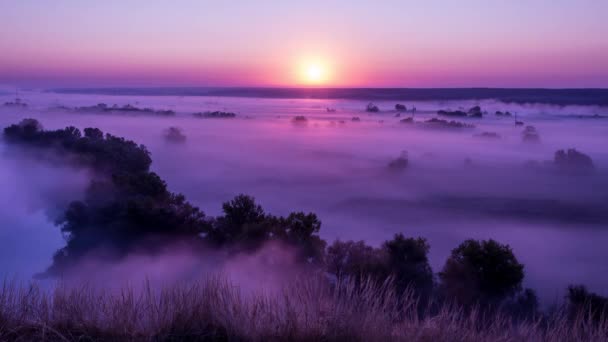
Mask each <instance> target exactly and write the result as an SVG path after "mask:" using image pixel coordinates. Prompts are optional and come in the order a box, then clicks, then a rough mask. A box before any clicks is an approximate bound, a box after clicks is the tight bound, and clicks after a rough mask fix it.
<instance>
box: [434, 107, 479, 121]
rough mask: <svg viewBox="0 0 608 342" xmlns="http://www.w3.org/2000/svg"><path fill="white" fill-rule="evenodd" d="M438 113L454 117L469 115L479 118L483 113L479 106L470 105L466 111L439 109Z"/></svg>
mask: <svg viewBox="0 0 608 342" xmlns="http://www.w3.org/2000/svg"><path fill="white" fill-rule="evenodd" d="M437 114H438V115H442V116H455V117H471V118H481V117H483V113H482V112H481V108H480V107H479V106H475V107H472V108H471V109H469V110H468V111H467V112H465V111H463V110H453V111H452V110H439V111H437Z"/></svg>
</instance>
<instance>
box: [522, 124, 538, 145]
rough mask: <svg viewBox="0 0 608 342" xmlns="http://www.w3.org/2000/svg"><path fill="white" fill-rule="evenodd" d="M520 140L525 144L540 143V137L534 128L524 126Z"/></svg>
mask: <svg viewBox="0 0 608 342" xmlns="http://www.w3.org/2000/svg"><path fill="white" fill-rule="evenodd" d="M521 136H522V140H523V141H524V142H526V143H537V142H540V135H539V134H538V131H537V130H536V127H534V126H526V128H524V131H523V132H522V134H521Z"/></svg>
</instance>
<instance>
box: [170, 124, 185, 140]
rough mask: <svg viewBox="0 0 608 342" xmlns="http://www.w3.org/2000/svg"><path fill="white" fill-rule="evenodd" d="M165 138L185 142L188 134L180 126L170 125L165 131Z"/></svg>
mask: <svg viewBox="0 0 608 342" xmlns="http://www.w3.org/2000/svg"><path fill="white" fill-rule="evenodd" d="M165 140H167V141H168V142H172V143H183V142H185V141H186V136H185V135H184V133H182V130H181V129H180V128H179V127H169V128H168V129H167V130H166V131H165Z"/></svg>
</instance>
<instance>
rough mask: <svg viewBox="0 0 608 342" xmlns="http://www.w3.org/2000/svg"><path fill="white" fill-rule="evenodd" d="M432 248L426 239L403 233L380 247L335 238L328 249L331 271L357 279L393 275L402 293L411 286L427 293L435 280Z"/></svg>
mask: <svg viewBox="0 0 608 342" xmlns="http://www.w3.org/2000/svg"><path fill="white" fill-rule="evenodd" d="M429 248H430V247H429V245H428V243H427V242H426V240H425V239H423V238H416V239H414V238H405V237H404V236H403V235H402V234H397V235H395V237H394V238H393V239H392V240H389V241H386V242H384V244H383V245H382V246H381V247H380V248H373V247H371V246H368V245H366V244H365V243H364V242H363V241H359V242H353V241H347V242H342V241H335V242H334V243H333V244H332V245H331V246H330V247H329V248H328V249H327V256H326V260H327V271H328V272H329V273H331V274H334V275H336V276H337V277H352V278H354V279H355V280H356V281H361V280H366V279H369V278H371V279H373V280H376V281H378V282H383V281H385V280H386V279H387V278H388V277H392V279H393V281H394V283H395V287H396V290H397V291H398V293H402V292H403V291H405V290H406V289H408V288H411V289H413V290H414V291H416V293H417V294H418V295H420V296H423V297H426V296H428V295H429V294H430V292H431V291H432V289H433V284H434V282H433V272H432V270H431V267H430V266H429V263H428V258H427V254H428V251H429Z"/></svg>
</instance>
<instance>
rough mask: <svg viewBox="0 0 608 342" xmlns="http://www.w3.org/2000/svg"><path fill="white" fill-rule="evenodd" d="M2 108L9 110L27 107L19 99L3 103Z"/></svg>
mask: <svg viewBox="0 0 608 342" xmlns="http://www.w3.org/2000/svg"><path fill="white" fill-rule="evenodd" d="M4 107H10V108H26V107H27V103H25V102H24V101H23V100H21V99H20V98H16V99H15V100H14V101H8V102H4Z"/></svg>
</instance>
